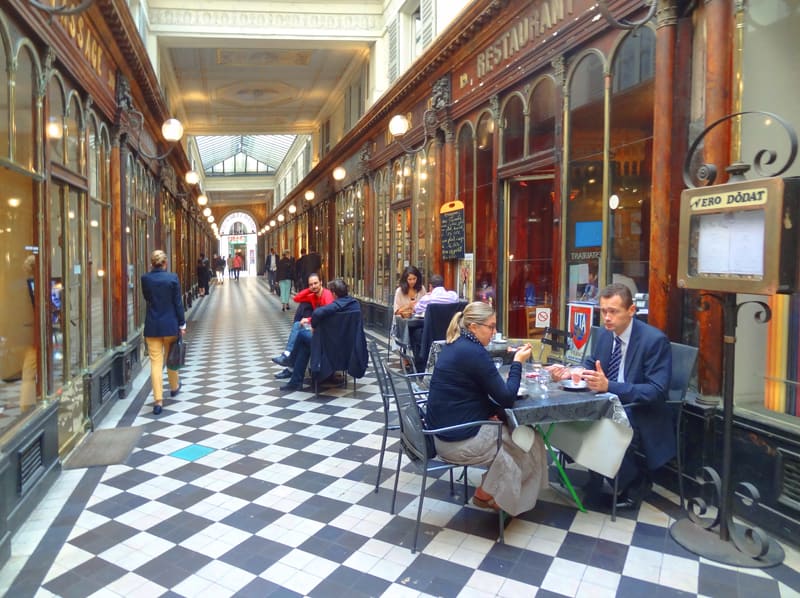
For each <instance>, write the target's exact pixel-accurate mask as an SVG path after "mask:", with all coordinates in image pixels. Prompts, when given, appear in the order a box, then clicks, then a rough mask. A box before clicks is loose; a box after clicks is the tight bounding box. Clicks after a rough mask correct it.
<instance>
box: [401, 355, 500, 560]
mask: <svg viewBox="0 0 800 598" xmlns="http://www.w3.org/2000/svg"><path fill="white" fill-rule="evenodd" d="M386 372H387V374H388V380H389V384H390V386H391V388H392V393H393V395H394V399H395V404H396V406H397V413H398V416H399V424H400V447H399V449H398V453H397V471H396V475H395V478H394V491H393V493H392V508H391V513H392V515H394V514H395V505H396V502H397V486H398V481H399V479H400V465H401V462H402V458H403V452H405V453H406V455H408V457H409V459H411V462H412V463H413V464H414V466H415V467H416V469H417V471H418V472H419V473H420V474H421V475H422V484H421V487H420V496H419V505H418V507H417V522H416V527H415V528H414V541H413V544H412V547H411V552H412V553H414V552H416V551H417V538H418V536H419V524H420V519H421V518H422V505H423V502H424V501H425V490H426V487H427V481H428V473H435V472H442V471H449V472H450V493H451V494H452V496H453V497H456V496H457V494H456V493H455V483H454V480H453V470H454V469H456V468H463V474H462V475H463V478H464V504H466V503H467V495H468V481H467V468H468V467H469V465H465V464H462V463H450V462H448V461H445V460H443V459H441V458H439V459H437V458H436V457H435V449H434V448H433V435H434V434H439V433H442V432H448V431H451V430H460V429H463V428H470V427H474V426H482V425H484V424H488V425H493V426H497V450H498V451H499V450H500V447H501V445H502V423H501V422H498V421H476V422H469V423H465V424H459V425H457V426H449V427H447V428H438V429H427V428H426V427H425V424H424V422H423V419H422V415H421V414H420V406H419V405H418V403H417V401H416V400H415V399H414V393H413V389H412V386H411V378H410V377H408V376H406V375H405V374H401V373H400V372H395V371H392V370H390V369H388V368H387V369H386ZM498 517H499V530H500V531H499V540H500V541H501V542H503V541H504V535H503V531H504V523H505V521H504V513H503V512H502V511H499V512H498Z"/></svg>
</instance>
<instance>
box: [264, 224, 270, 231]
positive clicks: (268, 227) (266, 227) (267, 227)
mask: <svg viewBox="0 0 800 598" xmlns="http://www.w3.org/2000/svg"><path fill="white" fill-rule="evenodd" d="M264 228H265V229H267V232H269V229H270V226H269V224H268V225H267V226H265V227H264Z"/></svg>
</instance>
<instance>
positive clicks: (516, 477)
mask: <svg viewBox="0 0 800 598" xmlns="http://www.w3.org/2000/svg"><path fill="white" fill-rule="evenodd" d="M502 431H503V443H502V445H501V446H500V451H499V452H498V450H497V428H496V427H495V426H489V425H484V426H481V429H480V431H479V432H478V434H477V435H476V436H473V437H472V438H467V439H466V440H459V441H457V442H446V441H444V440H440V439H439V438H436V439H435V442H436V452H437V453H438V454H439V456H441V457H442V459H444V460H446V461H449V462H451V463H458V464H461V465H476V466H484V467H488V470H487V471H486V473H484V474H483V481H482V482H481V486H482V487H483V489H484V490H485V491H486V492H487V493H488V494H491V495H492V496H493V497H494V501H495V502H496V503H497V504H498V505H499V506H500V508H501V509H503V510H504V511H505V512H506V513H508V514H509V515H512V516H515V515H519V514H520V513H525V512H526V511H530V510H531V509H533V507H535V506H536V500H537V499H538V498H539V491H540V490H541V489H542V487H543V486H544V485H545V484H547V456H546V453H545V449H544V442H542V439H541V437H540V436H539V434H536V437H535V439H534V442H533V445H532V446H531V448H530V450H528V451H523V450H522V449H521V448H519V447H518V446H517V445H516V444H514V442H513V441H512V440H511V434H509V432H508V428H507V427H506V426H503V427H502Z"/></svg>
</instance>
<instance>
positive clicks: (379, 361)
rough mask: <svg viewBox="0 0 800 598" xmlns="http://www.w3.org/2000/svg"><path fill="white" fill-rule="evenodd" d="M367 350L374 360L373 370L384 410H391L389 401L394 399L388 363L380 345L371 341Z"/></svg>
mask: <svg viewBox="0 0 800 598" xmlns="http://www.w3.org/2000/svg"><path fill="white" fill-rule="evenodd" d="M367 350H368V351H369V356H370V358H371V359H372V368H373V369H374V370H375V377H376V378H377V379H378V387H379V388H380V389H381V399H383V407H384V409H388V408H389V401H390V400H391V397H392V389H391V388H390V386H389V378H388V374H387V373H386V363H385V362H384V361H383V351H382V350H381V349H380V348H379V347H378V343H376V342H375V341H370V342H369V343H367Z"/></svg>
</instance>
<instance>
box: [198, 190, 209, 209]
mask: <svg viewBox="0 0 800 598" xmlns="http://www.w3.org/2000/svg"><path fill="white" fill-rule="evenodd" d="M206 204H208V195H206V194H205V193H201V194H200V195H198V196H197V205H198V206H204V205H206Z"/></svg>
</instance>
